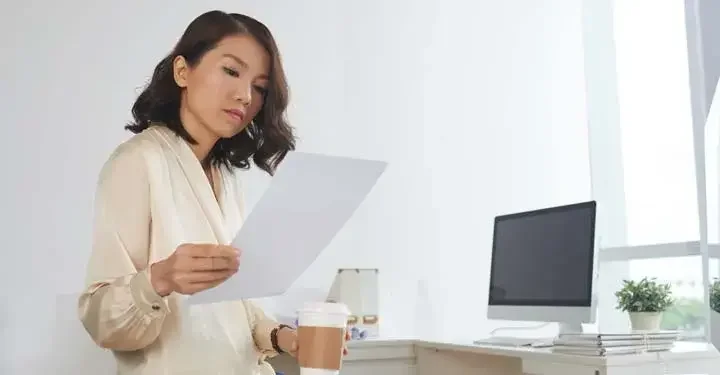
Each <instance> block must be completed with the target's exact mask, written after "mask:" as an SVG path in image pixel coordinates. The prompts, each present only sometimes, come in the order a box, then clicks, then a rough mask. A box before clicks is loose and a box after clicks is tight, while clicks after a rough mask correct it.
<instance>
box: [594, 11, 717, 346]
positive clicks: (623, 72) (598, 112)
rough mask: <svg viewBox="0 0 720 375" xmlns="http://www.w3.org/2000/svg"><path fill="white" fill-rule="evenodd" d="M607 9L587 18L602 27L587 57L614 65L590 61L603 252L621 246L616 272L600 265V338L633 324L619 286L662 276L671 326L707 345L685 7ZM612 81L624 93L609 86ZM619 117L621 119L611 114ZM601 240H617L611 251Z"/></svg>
mask: <svg viewBox="0 0 720 375" xmlns="http://www.w3.org/2000/svg"><path fill="white" fill-rule="evenodd" d="M606 6H608V7H612V11H611V12H610V11H608V12H607V13H608V14H602V12H594V13H592V14H593V17H595V18H594V19H590V16H589V15H586V23H588V24H591V25H592V26H593V27H587V28H586V34H590V36H588V35H586V48H587V49H590V52H586V56H588V59H591V58H594V59H595V60H598V59H605V61H604V63H605V65H606V66H607V67H606V68H598V63H597V62H593V61H590V62H586V67H587V66H589V67H590V68H592V69H586V71H587V74H588V90H589V93H590V95H589V96H588V97H589V99H588V108H589V113H590V118H589V119H590V125H589V126H590V137H591V139H590V143H591V153H592V155H593V156H592V157H591V160H593V159H594V160H595V161H594V162H593V172H592V174H593V189H594V194H595V199H597V200H598V202H599V203H600V204H601V205H602V207H604V208H605V213H604V217H603V218H600V220H599V223H600V222H602V220H605V222H604V227H603V228H598V229H599V232H598V234H599V235H600V236H601V243H600V247H601V252H602V251H604V250H608V249H607V248H608V247H612V248H613V249H610V250H612V251H606V253H605V255H608V254H610V255H612V256H611V258H613V260H614V261H615V262H612V263H614V264H615V265H614V266H612V267H610V266H608V265H606V266H605V268H602V266H601V269H603V271H602V272H601V274H600V278H601V279H605V281H604V282H603V283H602V287H601V288H599V299H600V305H601V306H605V308H604V310H603V309H602V308H601V310H600V315H599V321H600V325H601V329H608V328H607V327H610V328H609V329H618V328H619V327H622V328H624V327H626V326H627V324H628V322H626V320H627V316H626V314H618V313H617V312H616V311H612V310H614V306H615V297H614V291H615V290H616V288H617V287H619V281H620V280H622V279H628V278H630V279H640V278H642V277H655V278H657V279H658V280H659V281H663V282H668V283H670V284H671V285H672V288H673V293H674V295H675V297H676V299H677V301H678V303H677V304H676V306H675V307H674V308H673V309H672V310H671V311H668V312H667V314H666V316H665V318H664V321H663V327H664V328H682V329H684V330H686V331H687V335H688V336H689V338H692V339H697V338H704V336H705V323H706V322H705V319H704V314H705V311H707V310H706V309H707V307H706V306H705V304H704V293H705V291H706V289H705V288H706V286H705V283H704V281H703V279H702V277H703V276H702V275H703V272H702V271H703V270H702V261H701V257H700V256H699V255H697V252H695V253H694V254H695V255H693V251H694V250H696V249H699V245H698V241H699V239H700V238H699V237H700V219H699V215H698V199H697V198H698V196H697V194H698V191H697V179H696V163H695V151H694V143H693V122H692V109H691V96H690V80H689V72H688V48H687V38H686V36H687V35H686V34H687V32H686V25H685V4H684V2H681V1H679V2H678V1H662V2H658V1H653V0H635V1H621V0H615V1H613V2H612V5H606ZM598 14H600V15H601V16H604V17H605V18H606V20H607V21H606V22H607V24H608V25H609V24H612V31H610V32H608V31H606V30H602V31H597V30H598V20H597V16H598ZM598 32H605V33H606V34H611V35H610V36H611V39H612V40H611V41H610V42H607V41H603V43H604V44H603V43H598V40H600V41H602V39H598V38H599V37H597V36H593V35H592V33H598ZM608 37H609V36H608ZM593 38H595V40H593ZM592 43H596V45H595V46H593V45H592ZM592 48H596V50H594V51H593V50H592ZM612 51H614V52H615V54H614V56H612V53H611V52H612ZM604 56H608V57H604ZM592 64H595V65H592ZM602 69H605V70H604V71H603V70H602ZM593 80H594V82H593ZM608 80H612V83H613V84H614V85H615V86H613V84H607V83H605V81H608ZM598 87H600V88H601V89H602V88H603V87H604V88H605V90H606V91H605V92H603V93H601V94H597V93H596V95H595V96H594V99H593V95H592V94H593V92H592V90H593V88H594V89H597V88H598ZM614 95H616V98H615V97H614ZM593 100H596V101H601V100H605V101H606V102H605V103H601V104H598V103H597V102H593ZM593 106H594V107H595V108H593ZM598 106H599V107H600V108H597V107H598ZM614 112H616V117H612V116H608V115H606V114H605V113H610V114H613V113H614ZM593 115H594V116H595V118H593V117H592V116H593ZM603 116H605V117H603ZM608 186H619V187H617V188H615V189H616V190H613V188H610V187H608ZM608 218H609V219H608ZM610 226H614V227H613V228H611V229H608V228H609V227H610ZM617 233H620V234H617ZM602 236H605V238H609V237H612V241H604V242H605V243H602V242H603V240H604V238H602ZM716 237H717V236H716ZM608 243H609V246H608ZM649 245H653V246H649ZM606 258H607V257H606ZM602 259H603V255H602V253H601V255H600V260H601V261H602ZM713 264H715V269H716V272H715V273H717V263H713ZM712 275H713V273H712V270H711V276H712ZM608 323H610V324H608Z"/></svg>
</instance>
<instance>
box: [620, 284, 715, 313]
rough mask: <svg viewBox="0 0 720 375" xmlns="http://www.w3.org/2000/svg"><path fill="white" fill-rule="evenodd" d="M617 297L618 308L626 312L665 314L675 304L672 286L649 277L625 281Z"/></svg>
mask: <svg viewBox="0 0 720 375" xmlns="http://www.w3.org/2000/svg"><path fill="white" fill-rule="evenodd" d="M718 287H719V288H720V285H718ZM615 297H616V298H617V308H618V309H619V310H621V311H626V312H663V311H665V310H667V309H668V308H669V307H670V306H672V305H673V303H674V300H673V298H672V290H671V289H670V284H661V283H658V282H657V281H656V279H655V278H652V279H648V278H647V277H644V278H642V280H640V281H633V280H623V287H622V288H621V289H620V290H618V291H617V292H615Z"/></svg>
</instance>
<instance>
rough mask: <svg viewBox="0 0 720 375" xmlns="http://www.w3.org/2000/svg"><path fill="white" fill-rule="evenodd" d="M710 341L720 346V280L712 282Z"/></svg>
mask: <svg viewBox="0 0 720 375" xmlns="http://www.w3.org/2000/svg"><path fill="white" fill-rule="evenodd" d="M710 341H711V342H712V343H713V344H714V345H715V346H716V347H720V280H719V279H715V281H713V283H712V284H710Z"/></svg>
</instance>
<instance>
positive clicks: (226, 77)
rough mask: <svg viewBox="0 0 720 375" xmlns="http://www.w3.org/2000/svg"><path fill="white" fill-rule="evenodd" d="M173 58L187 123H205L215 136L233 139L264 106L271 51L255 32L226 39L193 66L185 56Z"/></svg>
mask: <svg viewBox="0 0 720 375" xmlns="http://www.w3.org/2000/svg"><path fill="white" fill-rule="evenodd" d="M173 63H174V66H173V68H174V76H175V82H176V83H177V84H178V86H180V87H181V88H183V94H182V107H181V109H180V111H181V116H183V123H184V125H185V126H186V127H191V126H201V127H204V128H205V130H206V131H208V132H209V133H211V134H210V136H214V137H217V138H230V137H232V136H234V135H236V134H238V133H239V132H241V131H242V130H243V129H245V127H246V126H247V125H248V124H249V123H250V122H251V121H252V120H253V118H255V115H257V113H258V112H259V111H260V109H262V106H263V103H264V98H265V92H266V90H267V86H268V75H269V73H270V72H269V69H270V56H269V55H268V53H267V51H266V50H265V49H264V48H263V47H262V46H261V45H260V44H259V43H258V42H257V41H256V40H255V39H254V38H253V37H251V36H249V35H239V36H231V37H227V38H225V39H223V40H221V41H220V42H219V43H218V45H217V46H216V47H215V48H214V49H212V50H210V51H208V52H207V53H206V54H205V56H203V57H202V59H201V60H200V62H199V63H198V64H197V65H196V66H195V67H194V68H191V67H190V66H189V65H188V64H187V61H186V60H185V59H184V58H183V57H182V56H178V57H177V58H176V59H175V61H174V62H173ZM193 123H194V124H193ZM195 130H199V129H195ZM188 131H190V133H191V135H193V136H195V135H194V134H193V131H192V130H191V129H188Z"/></svg>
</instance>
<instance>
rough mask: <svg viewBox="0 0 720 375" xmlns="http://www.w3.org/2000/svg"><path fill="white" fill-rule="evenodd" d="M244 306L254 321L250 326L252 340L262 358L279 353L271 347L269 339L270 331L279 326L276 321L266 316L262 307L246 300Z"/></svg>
mask: <svg viewBox="0 0 720 375" xmlns="http://www.w3.org/2000/svg"><path fill="white" fill-rule="evenodd" d="M245 306H246V309H247V311H248V313H249V314H251V316H252V320H253V321H254V322H255V323H254V324H253V327H252V333H253V340H254V341H255V346H256V347H257V350H258V351H259V352H260V354H261V355H262V357H263V358H262V360H265V359H267V358H272V357H274V356H276V355H278V354H279V353H278V352H277V351H275V349H273V347H272V342H271V341H270V333H271V332H272V330H273V329H275V328H276V327H278V326H279V324H278V322H276V321H275V320H273V319H270V318H268V317H267V316H266V315H265V312H264V311H263V310H262V308H260V307H259V306H257V305H256V304H255V303H253V302H251V301H246V304H245Z"/></svg>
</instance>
